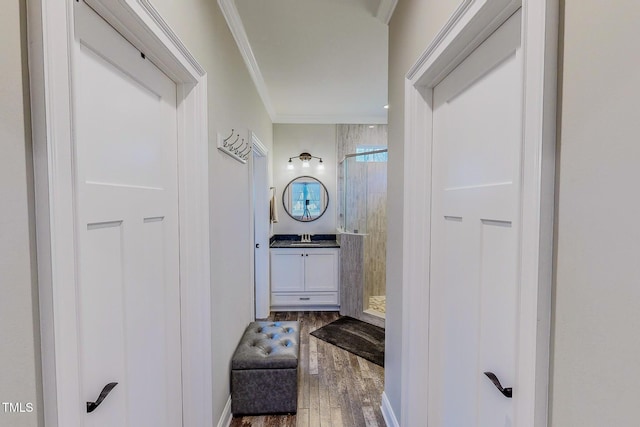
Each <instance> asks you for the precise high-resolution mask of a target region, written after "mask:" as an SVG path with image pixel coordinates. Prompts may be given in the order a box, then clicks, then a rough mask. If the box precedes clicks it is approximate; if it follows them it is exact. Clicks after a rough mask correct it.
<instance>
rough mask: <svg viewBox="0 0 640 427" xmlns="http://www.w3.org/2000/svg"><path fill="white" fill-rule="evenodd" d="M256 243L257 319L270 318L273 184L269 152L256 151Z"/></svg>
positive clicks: (254, 223)
mask: <svg viewBox="0 0 640 427" xmlns="http://www.w3.org/2000/svg"><path fill="white" fill-rule="evenodd" d="M252 160H253V171H252V172H253V241H254V252H253V255H254V256H253V260H254V269H253V276H254V280H253V281H254V290H255V318H256V319H266V318H267V317H269V313H270V310H271V301H270V296H271V293H270V292H269V225H270V224H271V221H270V218H269V187H268V186H269V184H268V179H269V177H268V173H267V157H266V152H264V151H262V150H261V149H257V148H256V145H255V142H254V149H253V159H252Z"/></svg>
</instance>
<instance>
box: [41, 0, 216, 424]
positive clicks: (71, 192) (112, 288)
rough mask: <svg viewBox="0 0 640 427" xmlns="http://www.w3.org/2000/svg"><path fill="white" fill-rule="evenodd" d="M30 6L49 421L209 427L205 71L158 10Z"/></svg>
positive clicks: (92, 1)
mask: <svg viewBox="0 0 640 427" xmlns="http://www.w3.org/2000/svg"><path fill="white" fill-rule="evenodd" d="M29 6H30V8H29V9H30V13H32V14H33V16H34V17H37V16H39V15H38V14H40V15H42V16H44V15H46V25H44V24H43V22H42V21H41V20H40V19H37V18H36V19H30V20H29V38H30V43H29V47H30V50H29V55H30V64H31V67H30V68H31V69H32V71H33V72H32V74H31V93H32V112H33V136H34V165H35V175H36V179H35V183H36V222H37V225H36V232H37V242H38V248H37V249H38V280H39V290H40V315H41V334H42V360H43V385H44V390H43V395H44V414H45V415H44V417H45V423H46V424H47V425H51V426H67V425H84V424H85V423H87V422H90V423H92V424H93V425H113V424H114V423H116V424H122V423H123V422H124V421H123V420H134V421H132V422H134V423H137V424H139V423H142V422H143V420H144V422H147V421H149V420H151V421H150V422H152V423H154V424H158V425H170V426H172V427H173V426H176V425H182V424H183V422H184V423H185V424H186V425H191V424H193V425H196V424H198V425H199V424H207V425H210V424H211V423H212V420H211V413H210V410H209V408H210V402H211V380H212V378H211V368H210V360H211V307H210V293H209V292H210V281H209V231H208V213H209V209H208V197H209V194H208V172H207V169H208V164H207V159H208V154H207V153H208V148H207V132H206V120H207V107H206V73H205V71H204V69H203V68H202V67H201V66H200V65H199V64H198V63H197V62H196V61H195V59H194V58H193V57H192V56H191V55H190V54H188V52H187V51H186V49H184V46H183V45H182V44H181V42H180V40H179V39H178V38H177V37H176V36H175V34H174V33H173V32H172V31H171V29H170V28H169V27H168V26H167V25H166V23H165V22H164V21H163V20H162V19H161V18H160V17H159V15H158V14H157V11H155V10H154V9H153V7H152V6H150V5H148V4H138V3H135V4H133V3H132V4H129V3H128V2H104V3H103V2H101V1H100V0H86V1H82V2H57V1H49V0H37V1H32V2H30V3H29ZM123 35H126V37H125V36H123ZM132 40H133V42H132ZM51 58H55V60H51ZM160 58H162V59H160ZM89 74H90V75H89ZM100 91H102V92H104V91H108V93H106V94H105V93H100ZM123 91H124V92H126V94H127V97H128V96H129V94H131V102H130V103H127V102H125V101H126V100H127V97H124V96H123ZM103 98H104V99H103ZM102 101H104V102H102ZM101 102H102V103H101ZM146 107H148V108H150V109H151V110H152V112H150V114H149V115H148V116H147V115H142V116H140V110H141V109H144V108H146ZM128 109H130V110H131V111H130V110H128ZM128 113H130V114H128ZM150 118H155V120H156V122H157V123H161V126H153V125H152V124H150V123H149V121H150V120H149V119H150ZM157 123H156V124H157ZM167 128H168V129H167ZM131 138H134V140H133V141H132V140H131ZM131 151H133V152H131ZM51 153H55V155H49V154H51ZM186 165H189V166H188V168H187V167H186ZM178 213H179V215H178ZM178 230H179V233H178ZM149 245H151V246H149ZM178 254H179V255H178ZM165 260H166V263H165V262H164V261H165ZM158 266H161V268H159V267H158ZM152 283H155V284H157V285H158V286H157V287H156V288H153V289H150V286H151V284H152ZM147 294H151V295H147ZM143 296H148V298H143ZM142 299H144V304H141V300H142ZM145 304H146V305H145ZM140 307H141V308H140ZM187 314H188V315H187ZM143 329H144V331H143ZM102 350H104V354H103V353H102ZM149 352H152V353H156V352H158V353H159V354H161V355H162V357H160V358H158V357H155V358H154V357H152V356H153V355H150V354H148V353H149ZM116 382H117V383H118V384H117V385H116V386H115V388H111V393H110V395H109V396H107V397H106V398H105V399H104V400H101V401H100V402H98V400H100V399H98V395H99V394H100V392H101V391H103V390H107V388H103V386H104V385H106V384H109V383H116ZM207 390H208V391H207ZM163 391H166V393H164V392H163ZM90 403H95V404H96V405H90ZM98 403H100V404H99V405H98ZM136 403H139V408H136V407H135V406H136V405H135V404H136ZM162 404H166V405H169V406H172V408H171V409H168V410H162V411H160V412H156V413H154V414H151V415H148V414H145V410H150V408H152V407H157V406H158V405H162ZM96 406H97V407H96ZM90 417H91V418H90ZM161 417H164V419H160V418H161Z"/></svg>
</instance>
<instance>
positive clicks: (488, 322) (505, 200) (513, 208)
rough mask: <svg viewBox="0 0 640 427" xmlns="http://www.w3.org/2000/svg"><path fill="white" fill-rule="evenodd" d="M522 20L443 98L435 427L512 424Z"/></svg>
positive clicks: (433, 334)
mask: <svg viewBox="0 0 640 427" xmlns="http://www.w3.org/2000/svg"><path fill="white" fill-rule="evenodd" d="M520 21H521V13H520V12H517V13H516V14H515V15H513V16H512V17H511V18H509V20H508V21H506V22H505V23H504V24H503V25H502V26H501V27H500V28H499V29H498V30H497V31H496V32H494V33H493V34H492V35H491V36H490V37H489V38H488V39H487V40H486V41H484V43H483V44H482V45H481V46H480V47H478V48H477V49H476V50H475V51H474V52H473V53H472V54H471V55H469V56H468V57H467V58H466V59H465V60H464V61H463V62H462V63H461V64H460V65H459V66H458V67H457V68H455V69H454V70H453V71H452V72H451V73H450V74H449V75H448V76H447V77H446V78H445V79H444V80H443V81H442V82H441V83H440V84H438V86H436V87H435V89H434V113H433V114H434V116H433V117H434V118H433V180H432V224H431V229H432V240H431V257H432V258H431V290H430V319H429V389H428V396H429V397H428V399H429V415H428V416H429V423H428V425H429V427H451V426H465V427H471V426H478V427H507V426H511V425H512V424H513V419H514V407H515V404H514V400H515V399H517V398H518V385H517V384H514V380H515V378H516V345H517V331H518V324H517V318H518V317H517V301H518V292H519V287H518V282H517V277H518V265H517V262H518V255H519V254H518V247H519V239H520V235H519V224H518V222H517V221H518V218H519V214H520V206H521V198H520V179H521V178H520V175H521V145H522V123H521V117H522V108H523V105H522V93H523V70H522V57H521V46H520V45H521V43H520V40H521V34H520V27H521V24H520ZM484 372H492V373H494V374H495V375H496V377H497V378H498V379H499V381H500V382H501V383H502V386H503V387H505V388H507V387H513V398H509V397H507V396H505V395H503V394H502V393H501V392H500V391H499V390H498V388H497V387H496V386H494V384H493V383H492V382H491V381H490V380H489V378H488V377H487V376H486V375H485V374H484Z"/></svg>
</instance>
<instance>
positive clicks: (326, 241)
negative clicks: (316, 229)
mask: <svg viewBox="0 0 640 427" xmlns="http://www.w3.org/2000/svg"><path fill="white" fill-rule="evenodd" d="M269 247H270V248H280V249H282V248H287V249H297V248H307V249H309V248H339V247H340V244H339V243H338V241H337V240H336V235H335V234H316V235H314V236H311V242H301V241H300V236H298V235H296V234H276V235H275V236H273V237H271V243H270V244H269Z"/></svg>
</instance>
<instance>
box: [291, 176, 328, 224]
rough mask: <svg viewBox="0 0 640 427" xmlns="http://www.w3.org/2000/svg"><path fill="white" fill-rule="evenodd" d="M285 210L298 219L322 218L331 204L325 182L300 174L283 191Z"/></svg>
mask: <svg viewBox="0 0 640 427" xmlns="http://www.w3.org/2000/svg"><path fill="white" fill-rule="evenodd" d="M282 204H283V205H284V210H285V211H287V213H288V214H289V216H290V217H291V218H293V219H295V220H296V221H301V222H309V221H315V220H316V219H318V218H320V217H321V216H322V215H323V214H324V213H325V212H326V210H327V206H328V205H329V193H328V192H327V188H326V187H325V186H324V184H323V183H321V182H320V181H318V180H317V179H315V178H314V177H311V176H299V177H297V178H296V179H294V180H293V181H291V182H290V183H289V184H287V187H286V188H285V189H284V192H283V193H282Z"/></svg>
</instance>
